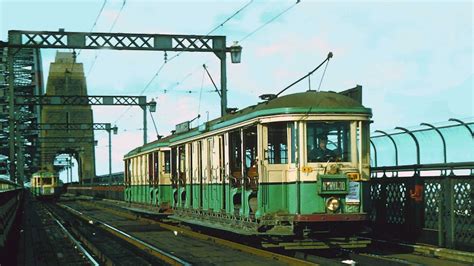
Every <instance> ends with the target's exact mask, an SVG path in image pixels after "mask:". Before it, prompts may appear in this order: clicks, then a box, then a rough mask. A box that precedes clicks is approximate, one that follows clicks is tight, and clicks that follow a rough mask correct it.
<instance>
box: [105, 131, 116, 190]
mask: <svg viewBox="0 0 474 266" xmlns="http://www.w3.org/2000/svg"><path fill="white" fill-rule="evenodd" d="M106 130H107V132H108V133H109V185H111V184H112V132H113V133H114V135H117V131H118V128H117V126H114V127H112V128H111V127H110V125H109V126H108V129H106Z"/></svg>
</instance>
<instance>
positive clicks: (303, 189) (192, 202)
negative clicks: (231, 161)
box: [125, 182, 363, 218]
mask: <svg viewBox="0 0 474 266" xmlns="http://www.w3.org/2000/svg"><path fill="white" fill-rule="evenodd" d="M362 185H363V183H362ZM298 186H299V195H300V198H301V200H300V201H298ZM361 187H362V186H361ZM258 188H259V189H258V191H256V192H254V191H252V190H243V189H242V188H231V187H230V186H229V185H228V184H226V185H225V187H224V186H223V185H222V184H212V185H203V186H202V187H201V186H200V185H186V187H178V188H172V187H171V185H166V186H159V187H150V186H146V185H145V186H143V185H142V186H131V187H128V188H126V190H125V199H126V200H127V201H131V202H134V203H141V204H147V205H150V204H152V205H155V206H159V205H162V204H169V205H170V206H173V207H184V208H193V209H202V210H204V211H206V210H212V211H214V212H221V211H223V206H224V205H225V213H227V214H230V215H239V216H242V217H249V216H251V214H252V210H251V206H250V203H249V200H250V199H251V198H252V197H255V196H257V202H258V209H257V210H256V212H255V213H254V214H255V217H256V218H260V217H262V216H264V215H269V214H297V213H299V214H303V215H305V214H316V213H326V207H325V205H326V203H325V202H326V199H328V198H329V197H332V196H334V197H338V198H339V199H340V200H341V204H342V206H343V207H342V208H343V209H342V211H343V212H344V213H356V212H359V211H360V210H361V208H360V204H353V205H348V204H346V197H345V196H346V195H345V194H340V193H339V194H321V193H320V190H321V185H320V182H311V183H300V184H296V183H290V184H259V187H258ZM201 190H202V199H201ZM224 190H225V191H224ZM191 191H192V193H191ZM224 196H225V197H224ZM201 201H202V206H201ZM224 201H225V202H224ZM298 204H299V205H300V208H299V210H298Z"/></svg>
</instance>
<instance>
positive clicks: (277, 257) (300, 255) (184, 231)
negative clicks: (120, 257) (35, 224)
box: [69, 201, 471, 266]
mask: <svg viewBox="0 0 474 266" xmlns="http://www.w3.org/2000/svg"><path fill="white" fill-rule="evenodd" d="M69 205H74V206H76V208H78V209H83V212H84V213H96V214H97V213H99V216H102V217H103V218H104V219H114V218H111V217H112V216H114V217H115V219H116V220H115V222H114V223H116V224H118V225H119V227H120V224H121V223H122V224H123V227H124V228H125V229H127V227H128V229H131V231H132V232H137V227H139V226H138V225H135V226H132V225H130V224H129V225H126V222H124V220H125V219H126V220H128V221H136V222H137V223H139V224H141V229H140V230H138V233H139V234H141V235H142V237H145V238H146V236H143V234H142V233H140V232H139V231H142V232H143V231H144V232H147V231H148V232H153V231H154V228H155V229H156V227H157V226H158V227H159V228H161V230H163V229H166V230H168V231H169V232H173V233H172V234H174V235H175V236H178V235H183V236H186V237H189V238H194V239H200V240H206V241H211V242H212V243H214V246H216V245H218V246H228V247H230V248H232V249H235V250H241V251H244V252H248V253H250V254H253V255H256V256H259V257H264V258H269V259H271V260H272V261H273V263H272V264H271V265H277V264H275V263H276V262H279V263H282V264H286V265H288V264H289V265H297V264H300V265H301V264H306V265H310V264H321V265H344V264H346V265H347V264H349V265H351V264H353V265H354V264H355V265H374V264H375V265H380V264H383V265H440V264H442V265H452V266H457V265H471V264H470V263H463V262H456V261H451V260H445V259H440V258H436V257H429V256H425V255H423V254H419V253H417V252H410V251H407V250H397V249H394V248H391V249H386V248H384V249H382V248H381V247H379V246H378V245H377V244H375V245H372V246H370V247H369V248H365V249H358V250H353V249H338V250H335V253H331V252H330V254H329V255H328V254H321V252H318V251H314V250H311V251H301V250H299V251H298V250H295V251H288V250H271V251H269V250H264V249H262V248H258V247H257V245H252V244H251V243H248V242H241V243H235V242H233V241H235V239H233V238H226V237H225V235H222V234H218V237H216V235H213V236H210V235H208V234H207V233H208V232H206V234H200V233H198V232H194V231H192V230H189V228H187V227H186V226H184V227H183V226H182V225H180V224H177V223H173V222H171V223H163V222H162V221H157V220H155V219H150V218H146V217H143V216H147V211H146V210H143V212H141V213H139V212H138V211H137V210H136V209H135V210H134V209H133V208H132V211H130V208H128V209H126V208H124V207H125V205H124V206H119V205H120V204H119V203H111V202H107V201H80V202H70V203H69ZM149 213H150V215H151V212H149ZM96 217H97V216H96ZM117 217H121V218H122V219H123V220H122V221H120V219H118V218H117ZM117 219H118V220H117ZM149 238H153V236H149ZM150 241H151V242H153V239H151V240H150ZM242 244H243V245H242ZM176 245H179V244H176ZM242 246H243V247H242ZM183 248H185V249H186V246H183ZM189 250H190V253H193V252H194V251H191V250H192V248H190V249H189ZM203 251H205V249H201V252H203ZM174 252H176V251H174ZM323 253H324V252H323ZM209 254H212V253H209ZM201 256H203V255H202V254H201ZM197 257H199V255H193V256H188V260H189V261H192V262H193V264H198V265H199V264H202V265H204V264H213V263H214V262H212V261H207V262H206V263H204V264H203V263H202V261H199V259H198V260H197V263H196V262H195V259H196V258H197ZM217 261H219V260H217ZM234 261H235V262H241V263H245V260H244V261H239V258H237V257H235V260H234ZM216 264H226V263H225V261H220V263H216ZM251 264H252V265H256V264H257V263H256V261H253V262H251ZM259 265H265V264H264V263H263V264H262V263H259Z"/></svg>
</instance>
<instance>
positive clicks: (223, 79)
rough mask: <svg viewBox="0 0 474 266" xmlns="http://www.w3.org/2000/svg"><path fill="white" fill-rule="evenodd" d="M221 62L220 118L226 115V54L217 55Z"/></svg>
mask: <svg viewBox="0 0 474 266" xmlns="http://www.w3.org/2000/svg"><path fill="white" fill-rule="evenodd" d="M218 57H219V59H220V60H221V116H224V115H225V114H227V69H226V53H225V52H220V53H218Z"/></svg>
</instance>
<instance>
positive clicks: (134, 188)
mask: <svg viewBox="0 0 474 266" xmlns="http://www.w3.org/2000/svg"><path fill="white" fill-rule="evenodd" d="M349 91H351V92H352V93H354V92H355V91H356V92H358V93H360V94H359V95H361V93H362V92H361V87H360V86H357V87H356V88H354V89H351V90H349ZM347 95H350V93H347V91H346V93H344V94H341V93H335V92H316V91H307V92H303V93H295V94H289V95H285V96H281V97H274V96H273V95H270V97H269V98H268V99H267V100H266V101H264V102H261V103H259V104H257V105H254V106H250V107H247V108H245V109H242V110H239V111H236V112H232V113H229V114H226V115H225V116H223V117H220V118H217V119H215V120H212V121H209V122H206V123H204V124H202V125H200V126H199V127H197V128H192V129H190V128H189V123H183V124H180V125H178V126H177V130H176V131H175V132H174V133H173V134H172V135H170V136H167V137H165V138H161V139H159V140H157V141H154V142H152V143H148V144H146V145H144V146H141V147H138V148H136V149H134V150H132V151H130V152H129V153H128V154H126V155H125V157H124V161H125V184H126V189H125V199H126V200H127V201H130V202H135V203H141V204H147V205H153V206H156V207H157V209H159V210H160V211H162V212H168V211H171V212H172V213H173V215H172V216H171V217H172V218H175V219H178V220H181V221H184V222H187V223H190V224H197V225H201V226H207V227H212V228H216V229H221V230H228V231H232V232H234V233H238V234H245V235H256V234H258V235H280V236H285V235H287V236H294V235H297V236H300V235H305V236H308V235H317V234H319V233H322V232H323V233H328V234H331V235H351V234H352V233H354V232H357V231H358V230H360V229H361V227H362V226H363V224H364V222H365V221H366V220H367V218H368V217H367V214H366V213H365V212H364V201H363V199H362V195H363V193H362V191H363V187H364V186H365V185H366V181H368V180H369V176H370V175H369V163H370V162H369V160H370V159H369V158H370V157H369V150H370V149H369V124H370V118H371V116H372V112H371V109H369V108H366V107H364V106H363V105H362V104H361V102H360V101H357V100H355V99H353V98H351V97H349V96H347Z"/></svg>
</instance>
